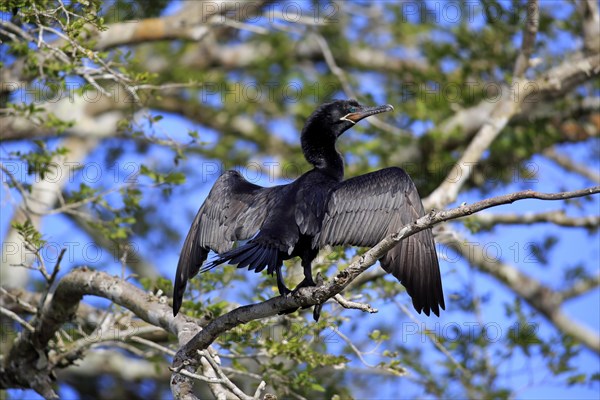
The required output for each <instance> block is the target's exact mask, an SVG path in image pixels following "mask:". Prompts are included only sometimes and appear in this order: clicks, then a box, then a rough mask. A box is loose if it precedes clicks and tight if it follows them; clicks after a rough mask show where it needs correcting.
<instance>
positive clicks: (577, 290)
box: [558, 275, 600, 302]
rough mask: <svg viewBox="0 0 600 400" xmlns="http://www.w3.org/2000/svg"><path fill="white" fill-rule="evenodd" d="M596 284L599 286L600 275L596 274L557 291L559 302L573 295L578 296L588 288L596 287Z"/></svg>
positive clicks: (588, 289)
mask: <svg viewBox="0 0 600 400" xmlns="http://www.w3.org/2000/svg"><path fill="white" fill-rule="evenodd" d="M598 286H600V275H596V276H594V277H593V278H589V279H582V280H581V281H579V282H577V283H576V284H574V285H573V286H571V287H570V288H567V289H565V290H563V291H561V292H559V293H558V294H559V296H560V298H561V302H565V301H567V300H571V299H573V298H575V297H579V296H581V295H582V294H585V293H587V292H589V291H590V290H592V289H594V288H597V287H598Z"/></svg>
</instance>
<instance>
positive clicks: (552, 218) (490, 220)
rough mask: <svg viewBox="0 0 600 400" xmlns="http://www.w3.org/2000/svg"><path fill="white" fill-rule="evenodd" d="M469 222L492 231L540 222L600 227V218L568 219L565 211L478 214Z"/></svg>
mask: <svg viewBox="0 0 600 400" xmlns="http://www.w3.org/2000/svg"><path fill="white" fill-rule="evenodd" d="M469 220H470V221H473V222H475V223H477V224H478V225H479V227H480V228H481V229H491V228H493V227H494V226H495V225H497V224H508V225H520V224H535V223H538V222H551V223H553V224H556V225H560V226H566V227H578V228H588V229H592V228H598V226H600V217H599V216H588V217H568V216H567V215H566V214H565V212H564V210H556V211H546V212H541V213H527V214H492V213H478V214H477V215H474V216H472V217H469Z"/></svg>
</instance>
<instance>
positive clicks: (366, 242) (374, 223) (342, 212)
mask: <svg viewBox="0 0 600 400" xmlns="http://www.w3.org/2000/svg"><path fill="white" fill-rule="evenodd" d="M423 215H424V210H423V205H422V203H421V199H420V197H419V194H418V192H417V189H416V187H415V185H414V183H413V182H412V180H411V179H410V177H409V176H408V175H407V174H406V172H404V171H403V170H402V169H401V168H386V169H383V170H380V171H377V172H373V173H370V174H365V175H361V176H358V177H356V178H352V179H348V180H346V181H344V182H342V183H341V184H340V186H339V187H337V188H336V189H335V190H334V191H333V192H332V193H331V196H330V198H329V201H328V204H327V208H326V212H325V216H324V218H323V223H322V226H321V231H320V233H319V234H318V235H317V236H315V240H314V243H315V245H316V246H319V247H323V246H325V245H327V244H329V245H353V246H374V245H376V244H377V243H379V242H380V241H381V240H382V239H384V238H385V237H386V236H387V235H389V234H392V233H395V232H397V231H399V230H400V228H402V227H403V226H404V225H406V224H409V223H411V222H413V221H415V220H416V219H418V218H419V217H421V216H423ZM380 262H381V266H382V267H383V269H385V270H386V271H387V272H388V273H391V274H392V275H394V276H395V277H396V278H397V279H398V280H399V281H400V282H401V283H402V284H403V285H404V287H405V288H406V291H407V292H408V294H409V295H410V296H411V298H412V299H413V305H414V307H415V309H416V310H417V311H418V312H421V311H423V312H425V314H426V315H429V313H430V311H433V313H434V314H436V315H439V308H440V307H441V308H442V309H444V308H445V304H444V296H443V291H442V282H441V277H440V270H439V264H438V259H437V254H436V251H435V242H434V240H433V234H432V233H431V230H430V229H427V230H424V231H421V232H418V233H416V234H414V235H412V236H409V237H408V238H406V239H404V240H402V241H401V242H400V243H399V244H398V245H397V246H396V247H394V248H393V249H392V250H390V251H389V252H388V253H387V254H386V255H384V256H383V257H382V258H381V260H380Z"/></svg>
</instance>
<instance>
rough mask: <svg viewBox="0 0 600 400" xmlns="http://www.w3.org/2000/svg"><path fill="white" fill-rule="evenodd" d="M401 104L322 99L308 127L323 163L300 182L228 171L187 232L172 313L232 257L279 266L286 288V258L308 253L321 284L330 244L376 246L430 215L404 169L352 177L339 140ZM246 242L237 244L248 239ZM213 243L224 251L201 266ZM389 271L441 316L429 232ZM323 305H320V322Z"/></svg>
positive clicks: (385, 260)
mask: <svg viewBox="0 0 600 400" xmlns="http://www.w3.org/2000/svg"><path fill="white" fill-rule="evenodd" d="M392 109H393V107H392V106H390V105H384V106H380V107H364V106H362V105H360V104H359V103H358V102H356V101H355V100H336V101H333V102H331V103H326V104H323V105H321V106H320V107H319V108H317V110H316V111H315V112H313V114H312V115H311V116H310V117H309V118H308V120H307V122H306V125H305V126H304V129H303V130H302V134H301V144H302V151H303V153H304V156H305V157H306V159H307V160H308V162H310V163H311V164H312V165H313V166H314V168H313V169H311V170H310V171H308V172H307V173H305V174H304V175H302V176H300V177H299V178H298V179H297V180H296V181H294V182H292V183H290V184H287V185H280V186H275V187H270V188H264V187H261V186H258V185H254V184H252V183H250V182H248V181H246V180H245V179H244V178H243V177H242V176H241V175H240V174H239V173H238V172H236V171H227V172H225V173H224V174H223V175H221V177H219V179H218V180H217V181H216V182H215V184H214V186H213V188H212V189H211V191H210V193H209V195H208V197H207V198H206V200H205V202H204V204H203V205H202V206H201V207H200V210H199V211H198V214H197V215H196V218H195V219H194V222H193V223H192V226H191V228H190V231H189V233H188V235H187V238H186V239H185V243H184V245H183V249H182V251H181V255H180V258H179V264H178V265H177V274H176V276H175V287H174V293H173V314H174V315H176V314H177V313H178V311H179V308H180V307H181V302H182V299H183V294H184V291H185V287H186V284H187V281H188V280H189V279H191V278H192V277H194V276H195V275H196V274H197V273H198V271H201V272H204V271H207V270H209V269H211V268H214V267H215V266H217V265H220V264H223V263H230V264H237V265H238V268H246V267H247V268H248V269H249V270H254V271H255V272H261V271H263V270H264V269H266V270H267V272H268V273H270V274H273V273H275V274H276V276H277V286H278V289H279V292H280V293H281V294H282V295H285V294H287V293H289V292H290V290H289V289H288V288H287V287H286V286H285V284H284V282H283V277H282V272H281V267H282V265H283V260H287V259H289V258H292V257H296V256H297V257H300V258H301V260H302V266H303V268H304V276H305V277H304V280H303V281H302V282H301V283H300V284H299V285H298V287H303V286H314V285H315V283H314V281H313V278H312V270H311V263H312V261H313V260H314V258H315V257H316V255H317V253H318V250H319V249H320V248H322V247H324V246H326V245H353V246H374V245H375V244H377V243H378V242H379V241H381V240H382V239H383V238H385V237H386V236H387V235H389V234H391V233H394V232H397V231H398V230H399V229H400V228H401V227H402V226H404V225H406V224H408V223H410V222H412V221H415V220H416V219H418V218H419V217H421V216H423V215H424V210H423V205H422V203H421V199H420V197H419V194H418V192H417V189H416V188H415V185H414V183H413V182H412V180H411V179H410V177H409V176H408V174H406V172H404V171H403V170H402V169H401V168H396V167H393V168H385V169H382V170H379V171H376V172H372V173H368V174H365V175H361V176H358V177H355V178H351V179H348V180H345V181H344V180H343V176H344V163H343V160H342V157H341V155H340V154H339V152H338V151H337V150H336V148H335V142H336V140H337V139H338V137H339V136H340V135H341V134H342V133H344V132H345V131H346V130H348V129H349V128H351V127H352V126H354V124H355V123H356V122H358V121H360V120H361V119H363V118H366V117H368V116H370V115H374V114H377V113H381V112H385V111H390V110H392ZM243 240H247V242H246V243H244V244H241V245H239V246H238V247H235V245H236V243H237V242H239V241H243ZM210 250H213V251H215V252H216V253H218V256H217V258H216V259H215V260H213V261H211V262H209V263H207V264H206V265H205V266H204V267H203V268H202V269H201V266H202V264H203V263H204V262H205V261H206V258H207V256H208V253H209V251H210ZM380 263H381V266H382V267H383V269H384V270H385V271H387V272H388V273H391V274H392V275H394V276H395V277H396V278H397V279H398V280H399V281H400V282H401V283H402V284H403V285H404V287H405V288H406V291H407V292H408V294H409V295H410V296H411V298H412V300H413V305H414V307H415V309H416V310H417V311H418V312H419V313H420V312H421V311H423V312H424V313H425V314H426V315H429V314H430V312H431V311H433V313H434V314H436V315H439V308H440V307H441V308H442V309H444V307H445V305H444V297H443V292H442V282H441V277H440V271H439V265H438V259H437V254H436V251H435V243H434V240H433V235H432V233H431V230H430V229H427V230H423V231H421V232H418V233H417V234H415V235H412V236H410V237H408V238H406V239H404V240H402V241H401V242H400V243H399V244H398V245H397V246H396V247H394V248H393V249H392V250H390V251H389V252H388V253H386V255H385V256H384V257H382V258H381V260H380ZM319 310H320V307H317V308H316V309H315V319H318V316H319Z"/></svg>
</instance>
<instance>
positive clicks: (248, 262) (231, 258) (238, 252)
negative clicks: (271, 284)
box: [200, 241, 283, 275]
mask: <svg viewBox="0 0 600 400" xmlns="http://www.w3.org/2000/svg"><path fill="white" fill-rule="evenodd" d="M282 262H283V260H282V258H281V257H280V256H279V250H278V249H277V248H276V247H275V246H269V245H264V244H261V243H257V242H253V241H250V242H248V243H246V244H244V245H242V246H240V247H238V248H235V249H233V250H230V251H227V252H225V253H221V254H219V255H218V257H217V258H216V259H214V260H212V261H210V262H209V263H207V264H206V265H205V266H204V267H203V268H202V269H201V271H200V272H206V271H209V270H211V269H213V268H214V267H216V266H218V265H221V264H225V263H229V264H232V265H235V264H237V266H238V268H246V267H247V268H248V270H250V271H255V272H261V271H262V270H264V269H265V268H267V272H268V273H269V274H271V275H272V274H273V273H274V272H275V270H276V269H277V267H278V266H280V265H281V263H282Z"/></svg>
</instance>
